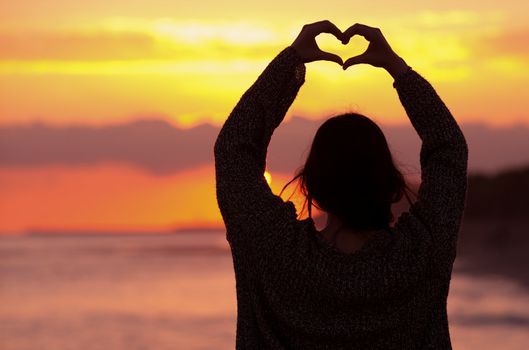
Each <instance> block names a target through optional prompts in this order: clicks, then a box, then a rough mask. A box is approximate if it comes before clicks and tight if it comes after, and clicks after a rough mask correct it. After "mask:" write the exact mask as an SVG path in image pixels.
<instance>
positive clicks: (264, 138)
mask: <svg viewBox="0 0 529 350" xmlns="http://www.w3.org/2000/svg"><path fill="white" fill-rule="evenodd" d="M328 23H329V24H324V22H318V23H315V24H312V25H307V26H305V27H304V28H303V30H302V32H301V33H300V35H299V36H298V38H297V39H296V41H295V42H294V43H293V44H292V45H291V46H288V47H287V48H285V49H284V50H283V51H281V52H280V53H279V54H278V55H277V56H276V57H275V58H274V59H273V60H272V62H270V64H269V65H268V66H267V67H266V69H265V70H264V71H263V73H262V74H261V75H260V76H259V78H258V79H257V81H256V82H255V83H254V84H253V85H252V86H251V87H250V88H249V89H248V90H247V91H246V92H245V93H244V94H243V96H242V97H241V99H240V100H239V102H238V103H237V105H236V106H235V108H234V109H233V111H232V112H231V114H230V115H229V117H228V119H227V120H226V122H225V123H224V125H223V127H222V129H221V131H220V133H219V135H218V137H217V140H216V142H215V147H214V153H215V176H216V194H217V201H218V205H219V209H220V212H221V214H222V217H223V219H224V223H225V225H226V231H227V233H226V234H227V239H228V241H230V243H233V241H234V240H237V241H239V240H244V239H245V238H249V239H250V240H252V241H254V240H255V241H257V240H261V239H265V238H266V237H255V235H265V234H266V233H264V232H261V231H260V229H262V228H264V227H263V226H266V224H267V223H277V222H284V221H285V220H287V221H288V220H291V219H296V216H297V215H296V209H295V206H294V204H293V203H292V202H290V201H289V202H286V203H285V202H283V200H282V199H281V197H279V196H276V195H274V194H273V193H272V191H271V189H270V187H269V186H268V184H267V182H266V180H265V177H264V171H265V167H266V153H267V148H268V145H269V143H270V139H271V137H272V134H273V132H274V130H275V128H276V127H278V126H279V124H280V123H281V121H282V120H283V118H284V117H285V114H286V112H287V110H288V109H289V107H290V105H291V104H292V102H293V101H294V99H295V98H296V95H297V93H298V91H299V89H300V88H301V86H302V85H303V83H304V81H305V65H304V63H307V62H310V61H314V60H316V59H317V58H314V57H316V56H314V57H312V56H310V55H311V54H315V53H316V54H318V52H317V50H319V49H317V50H314V49H313V50H312V51H310V45H311V44H314V46H315V47H316V48H317V45H316V41H315V40H314V37H315V36H316V35H317V34H319V33H321V32H329V27H330V26H331V25H332V24H330V22H328ZM332 26H333V27H334V25H332ZM334 28H336V27H334ZM331 30H332V31H333V32H334V34H335V35H341V32H340V31H339V30H338V29H332V28H331ZM318 31H319V32H318ZM336 31H338V32H337V33H339V34H337V33H336ZM300 38H301V39H300ZM311 38H312V40H311ZM307 53H308V54H307ZM319 54H320V56H324V55H327V56H326V59H330V57H329V55H331V54H328V53H325V52H322V51H319ZM331 56H334V55H331ZM332 58H333V59H332V60H334V61H336V60H340V62H339V63H340V64H341V59H340V58H339V57H337V56H334V57H332ZM319 59H325V58H319ZM263 231H266V230H263ZM250 234H252V236H253V237H240V236H241V235H242V236H247V235H250Z"/></svg>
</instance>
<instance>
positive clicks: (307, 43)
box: [291, 21, 349, 66]
mask: <svg viewBox="0 0 529 350" xmlns="http://www.w3.org/2000/svg"><path fill="white" fill-rule="evenodd" d="M321 33H329V34H332V35H334V36H335V37H336V38H337V39H338V40H340V41H343V40H344V36H343V33H342V32H341V30H339V29H338V28H337V27H336V26H335V25H334V24H332V23H331V22H330V21H320V22H315V23H311V24H305V25H304V26H303V29H302V30H301V33H299V35H298V37H297V38H296V40H294V43H292V45H291V46H292V47H293V48H294V49H295V50H296V52H297V53H298V55H299V56H300V57H301V58H302V59H303V62H304V63H308V62H312V61H319V60H323V61H332V62H336V63H338V64H339V65H340V66H341V65H343V61H342V58H341V57H340V56H338V55H335V54H332V53H329V52H325V51H322V50H321V49H320V48H319V47H318V44H317V43H316V37H317V36H318V35H320V34H321ZM347 40H349V39H347Z"/></svg>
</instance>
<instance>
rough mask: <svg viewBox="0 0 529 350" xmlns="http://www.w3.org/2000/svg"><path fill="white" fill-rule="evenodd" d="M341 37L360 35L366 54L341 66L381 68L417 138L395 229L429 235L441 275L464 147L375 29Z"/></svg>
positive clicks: (450, 245) (449, 247)
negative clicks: (416, 180)
mask: <svg viewBox="0 0 529 350" xmlns="http://www.w3.org/2000/svg"><path fill="white" fill-rule="evenodd" d="M345 34H346V37H347V38H348V37H350V36H352V35H355V34H359V35H362V36H364V37H365V38H366V39H367V40H368V41H369V42H370V45H369V47H368V50H367V51H366V53H364V54H362V55H360V56H357V57H353V58H351V59H350V60H348V61H346V62H345V64H344V67H345V68H347V67H348V66H351V65H353V64H357V63H369V64H372V65H374V66H377V67H382V68H384V69H386V70H387V71H388V72H389V73H390V74H391V75H392V76H393V78H394V79H395V81H394V83H393V86H394V87H395V88H396V89H397V92H398V95H399V98H400V101H401V102H402V105H403V106H404V108H405V110H406V113H407V114H408V117H409V119H410V121H411V123H412V125H413V127H414V128H415V130H416V131H417V133H418V134H419V137H420V138H421V140H422V146H421V153H420V162H421V185H420V187H419V193H418V199H417V201H416V202H415V203H414V204H413V205H412V206H411V208H410V210H409V212H408V213H405V214H403V215H401V217H400V218H399V221H398V222H397V225H396V227H399V225H400V224H402V225H401V226H406V227H409V225H408V224H407V223H405V222H406V221H410V220H412V221H414V223H412V224H411V225H412V226H413V225H420V226H422V228H423V229H424V230H425V231H427V232H428V233H429V235H430V237H429V239H430V240H431V242H432V244H433V251H432V253H433V254H435V261H436V262H437V263H438V264H439V266H441V267H442V269H443V270H444V272H448V271H449V270H450V269H451V266H452V263H453V261H454V259H455V254H456V243H457V237H458V231H459V227H460V222H461V219H462V215H463V210H464V206H465V197H466V186H467V159H468V148H467V144H466V141H465V137H464V136H463V133H462V132H461V129H460V128H459V126H458V125H457V122H456V121H455V119H454V117H453V116H452V114H451V113H450V111H449V110H448V108H447V107H446V106H445V104H444V103H443V101H442V100H441V99H440V97H439V96H438V95H437V93H436V92H435V90H434V88H433V87H432V86H431V85H430V83H428V82H427V81H426V80H425V79H424V78H422V77H421V76H420V75H419V74H418V73H417V72H415V71H414V70H413V69H411V68H410V67H409V66H407V64H406V63H405V62H404V60H403V59H402V58H400V57H399V56H398V55H397V54H395V52H393V50H392V49H391V48H390V46H389V44H388V43H387V41H386V40H385V39H384V37H383V35H382V33H381V32H380V30H378V29H376V28H370V27H367V26H364V25H360V24H356V25H354V26H352V27H351V28H350V29H348V31H346V32H345Z"/></svg>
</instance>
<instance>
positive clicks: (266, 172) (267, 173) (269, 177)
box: [264, 171, 272, 185]
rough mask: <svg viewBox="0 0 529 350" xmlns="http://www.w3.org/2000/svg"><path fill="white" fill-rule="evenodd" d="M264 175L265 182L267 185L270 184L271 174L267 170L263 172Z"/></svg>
mask: <svg viewBox="0 0 529 350" xmlns="http://www.w3.org/2000/svg"><path fill="white" fill-rule="evenodd" d="M264 177H265V179H266V182H267V183H268V185H270V184H271V183H272V175H271V174H270V173H269V172H268V171H265V172H264Z"/></svg>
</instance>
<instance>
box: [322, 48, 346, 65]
mask: <svg viewBox="0 0 529 350" xmlns="http://www.w3.org/2000/svg"><path fill="white" fill-rule="evenodd" d="M318 60H323V61H331V62H336V63H338V64H339V65H340V66H341V65H343V60H342V58H341V57H340V56H338V55H335V54H332V53H330V52H325V51H321V52H320V53H319V55H318Z"/></svg>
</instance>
